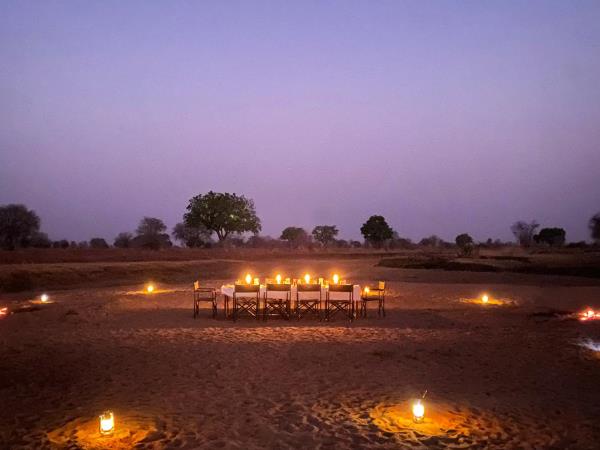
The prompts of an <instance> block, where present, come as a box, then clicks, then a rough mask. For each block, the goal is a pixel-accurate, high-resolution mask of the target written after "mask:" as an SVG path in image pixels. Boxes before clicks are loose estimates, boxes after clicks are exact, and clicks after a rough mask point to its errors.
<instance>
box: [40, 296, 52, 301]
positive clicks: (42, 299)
mask: <svg viewBox="0 0 600 450" xmlns="http://www.w3.org/2000/svg"><path fill="white" fill-rule="evenodd" d="M40 300H41V301H42V303H46V302H47V301H48V300H50V297H49V296H48V294H42V295H41V297H40Z"/></svg>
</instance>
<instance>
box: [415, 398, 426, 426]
mask: <svg viewBox="0 0 600 450" xmlns="http://www.w3.org/2000/svg"><path fill="white" fill-rule="evenodd" d="M412 413H413V420H414V421H415V423H419V422H423V417H425V405H423V403H422V402H421V400H417V401H416V402H415V403H413V406H412Z"/></svg>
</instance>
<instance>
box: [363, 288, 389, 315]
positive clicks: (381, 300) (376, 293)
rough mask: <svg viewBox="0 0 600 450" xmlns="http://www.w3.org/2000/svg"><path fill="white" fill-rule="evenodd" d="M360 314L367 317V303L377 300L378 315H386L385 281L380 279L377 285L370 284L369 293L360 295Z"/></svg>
mask: <svg viewBox="0 0 600 450" xmlns="http://www.w3.org/2000/svg"><path fill="white" fill-rule="evenodd" d="M360 300H361V302H360V316H361V317H367V304H368V303H369V302H377V317H381V316H383V317H385V281H379V282H378V283H377V287H371V286H369V293H368V294H367V295H365V293H364V291H363V293H361V296H360Z"/></svg>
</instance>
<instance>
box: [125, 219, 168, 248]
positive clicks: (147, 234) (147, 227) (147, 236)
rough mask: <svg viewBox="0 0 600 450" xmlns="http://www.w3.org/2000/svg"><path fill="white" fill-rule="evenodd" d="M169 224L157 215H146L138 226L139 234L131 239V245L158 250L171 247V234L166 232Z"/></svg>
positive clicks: (137, 231)
mask: <svg viewBox="0 0 600 450" xmlns="http://www.w3.org/2000/svg"><path fill="white" fill-rule="evenodd" d="M166 229H167V226H166V225H165V223H164V222H163V221H162V220H161V219H157V218H156V217H144V218H143V219H142V220H140V223H139V225H138V227H137V230H136V233H137V236H136V237H135V238H133V239H132V240H131V243H130V246H131V247H144V248H149V249H152V250H158V249H160V248H162V247H171V245H173V244H171V240H170V239H169V235H168V234H166V233H165V231H166Z"/></svg>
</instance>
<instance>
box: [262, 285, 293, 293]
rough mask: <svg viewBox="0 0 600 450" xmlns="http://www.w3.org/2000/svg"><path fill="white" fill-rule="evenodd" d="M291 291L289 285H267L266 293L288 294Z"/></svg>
mask: <svg viewBox="0 0 600 450" xmlns="http://www.w3.org/2000/svg"><path fill="white" fill-rule="evenodd" d="M291 290H292V285H291V284H277V283H267V291H278V292H289V291H291Z"/></svg>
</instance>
